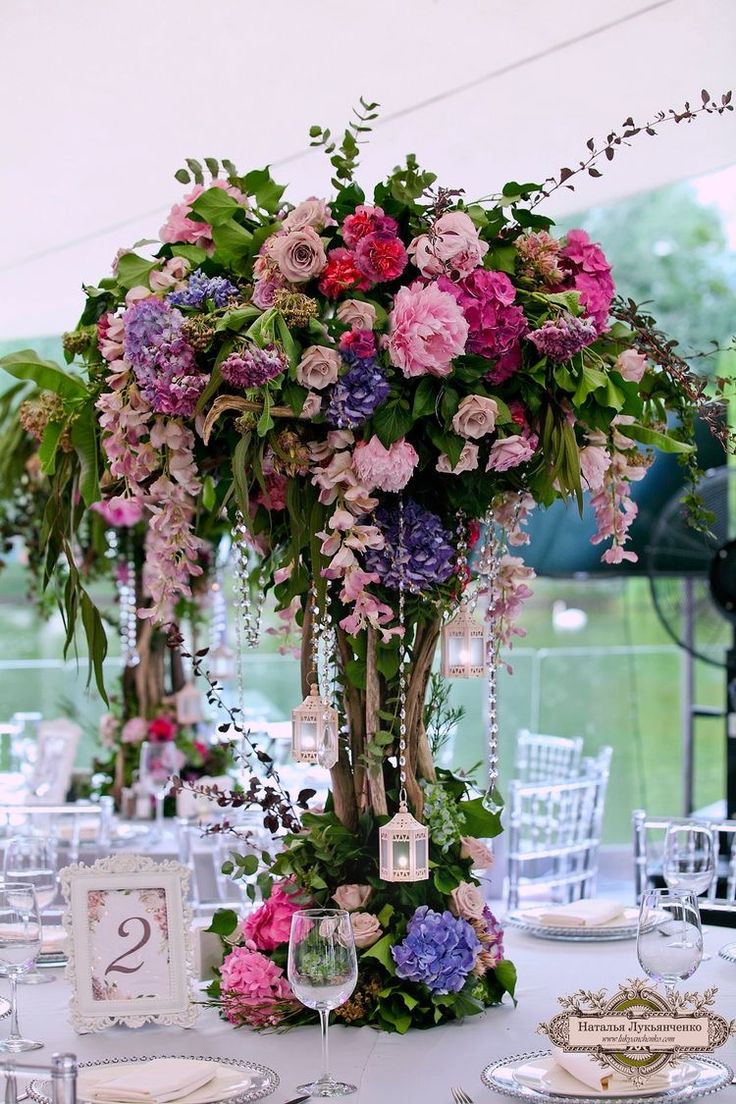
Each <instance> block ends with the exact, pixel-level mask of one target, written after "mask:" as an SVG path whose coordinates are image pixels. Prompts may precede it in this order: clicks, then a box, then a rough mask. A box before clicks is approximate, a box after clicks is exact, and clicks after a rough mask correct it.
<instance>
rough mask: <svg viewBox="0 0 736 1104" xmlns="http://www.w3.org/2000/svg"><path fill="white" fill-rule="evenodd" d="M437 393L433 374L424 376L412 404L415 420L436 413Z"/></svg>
mask: <svg viewBox="0 0 736 1104" xmlns="http://www.w3.org/2000/svg"><path fill="white" fill-rule="evenodd" d="M486 367H487V365H486ZM437 394H438V386H437V384H436V383H435V381H434V380H433V379H432V377H431V376H424V377H423V379H421V380H420V382H419V386H418V387H417V389H416V391H415V392H414V403H413V405H412V411H411V414H412V418H413V419H414V420H415V421H416V419H417V418H424V417H426V416H427V415H428V414H434V411H435V406H436V404H437Z"/></svg>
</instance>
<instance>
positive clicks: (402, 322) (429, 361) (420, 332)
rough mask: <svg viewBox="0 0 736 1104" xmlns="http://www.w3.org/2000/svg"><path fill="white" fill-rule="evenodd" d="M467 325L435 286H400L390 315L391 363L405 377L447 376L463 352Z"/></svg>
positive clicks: (448, 299) (449, 296) (389, 345)
mask: <svg viewBox="0 0 736 1104" xmlns="http://www.w3.org/2000/svg"><path fill="white" fill-rule="evenodd" d="M467 337H468V323H467V322H466V320H465V315H464V314H463V312H462V310H461V308H460V307H459V306H458V304H457V302H456V301H455V299H454V297H453V296H452V295H450V294H448V293H447V292H445V291H441V290H440V288H438V287H437V285H436V284H429V285H427V286H426V287H425V286H423V285H422V284H420V283H414V284H412V285H411V286H409V287H401V288H399V290H398V292H397V293H396V297H395V299H394V309H393V310H392V311H391V314H390V315H389V337H388V341H387V347H388V351H389V357H390V359H391V363H392V364H393V365H394V367H396V368H400V369H401V371H402V372H403V373H404V375H405V376H407V377H409V378H411V377H412V376H424V375H427V374H429V375H433V376H447V375H449V374H450V371H451V370H452V360H453V358H454V357H457V356H461V355H462V353H463V352H464V351H465V342H466V340H467Z"/></svg>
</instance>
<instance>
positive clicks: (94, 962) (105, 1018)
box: [61, 855, 197, 1033]
mask: <svg viewBox="0 0 736 1104" xmlns="http://www.w3.org/2000/svg"><path fill="white" fill-rule="evenodd" d="M188 884H189V870H188V869H187V868H186V867H185V866H182V865H181V863H177V862H154V860H153V859H149V858H147V857H146V856H144V855H114V856H112V857H111V858H105V859H99V860H98V861H97V862H96V863H94V864H93V865H92V866H84V865H82V864H79V863H77V864H75V865H73V866H68V867H66V869H65V870H62V871H61V887H62V892H63V894H64V899H65V902H66V904H65V909H64V927H65V929H66V932H67V936H68V944H69V961H68V965H67V978H68V980H69V981H70V982H71V986H72V997H71V1003H70V1009H71V1017H70V1018H71V1022H72V1026H73V1027H74V1028H75V1030H76V1031H78V1032H80V1033H85V1032H88V1031H100V1030H102V1029H103V1028H106V1027H111V1026H112V1025H113V1024H117V1023H122V1024H126V1025H127V1026H128V1027H141V1026H142V1025H143V1024H145V1023H150V1022H156V1023H162V1024H174V1025H179V1026H182V1027H191V1025H192V1024H193V1022H194V1020H195V1018H196V1015H197V1007H196V1005H195V1004H194V989H193V959H192V942H191V932H192V924H193V920H192V913H191V909H190V908H189V907H188V905H187V889H188Z"/></svg>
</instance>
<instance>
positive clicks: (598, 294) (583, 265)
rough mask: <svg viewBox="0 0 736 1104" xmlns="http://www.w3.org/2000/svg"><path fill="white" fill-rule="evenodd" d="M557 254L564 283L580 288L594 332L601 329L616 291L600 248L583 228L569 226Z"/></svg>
mask: <svg viewBox="0 0 736 1104" xmlns="http://www.w3.org/2000/svg"><path fill="white" fill-rule="evenodd" d="M560 257H561V258H562V264H563V267H564V268H565V272H566V276H567V278H566V280H565V284H564V286H565V287H572V288H574V289H575V290H576V291H579V292H580V302H581V304H582V306H583V307H584V308H585V313H586V314H587V316H588V317H589V318H592V319H593V321H594V322H595V327H596V330H597V332H598V333H603V331H604V330H605V329H606V326H607V324H608V312H609V310H610V308H611V303H612V301H613V296H614V293H615V291H616V288H615V285H614V283H613V279H612V278H611V266H610V264H609V263H608V261H607V260H606V256H605V254H604V252H603V250H602V249H601V247H600V246H599V245H597V244H596V243H595V242H592V241H591V240H590V238H589V237H588V235H587V234H586V232H585V230H571V231H570V232H569V234H568V235H567V237H566V239H565V247H564V249H563V250H562V251H561V253H560Z"/></svg>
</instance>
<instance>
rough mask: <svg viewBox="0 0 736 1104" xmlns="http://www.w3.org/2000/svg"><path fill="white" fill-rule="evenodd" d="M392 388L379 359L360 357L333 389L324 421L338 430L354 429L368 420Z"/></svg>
mask: <svg viewBox="0 0 736 1104" xmlns="http://www.w3.org/2000/svg"><path fill="white" fill-rule="evenodd" d="M389 391H390V386H389V382H388V380H387V379H386V377H385V375H384V374H383V372H382V371H381V369H380V367H379V366H378V364H377V362H376V361H375V360H374V359H372V358H365V357H361V358H358V359H356V360H355V363H354V364H353V365H352V366H351V367H350V368H349V369H348V371H347V372H346V373H345V375H344V376H341V377H340V379H339V380H338V381H337V383H336V384H335V385H334V387H333V388H332V391H331V393H330V398H329V401H328V403H327V407H326V409H325V412H324V413H325V420H326V421H327V423H328V425H332V426H337V427H338V429H355V427H356V426H360V425H363V423H364V422H367V421H368V419H369V418H370V416H371V414H372V413H373V411H374V410H375V409H376V407H378V406H380V405H381V403H382V402H383V401H384V400H385V399H386V398H387V397H388V393H389Z"/></svg>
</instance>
